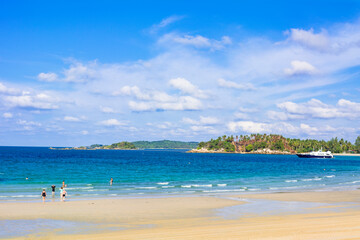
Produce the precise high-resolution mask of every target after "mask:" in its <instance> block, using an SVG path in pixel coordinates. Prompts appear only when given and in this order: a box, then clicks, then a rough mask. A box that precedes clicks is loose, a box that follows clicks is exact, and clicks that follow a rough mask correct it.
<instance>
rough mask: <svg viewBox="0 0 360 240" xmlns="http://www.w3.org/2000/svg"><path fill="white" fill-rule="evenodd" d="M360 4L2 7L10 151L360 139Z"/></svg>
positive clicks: (0, 54) (2, 79)
mask: <svg viewBox="0 0 360 240" xmlns="http://www.w3.org/2000/svg"><path fill="white" fill-rule="evenodd" d="M359 78H360V1H349V0H343V1H340V0H339V1H331V0H330V1H329V0H327V1H322V0H319V1H314V0H312V1H307V0H304V1H296V0H295V1H276V0H275V1H274V0H273V1H256V0H255V1H228V0H223V1H187V0H182V1H180V0H179V1H156V0H153V1H107V0H104V1H90V0H88V1H66V0H62V1H1V2H0V145H2V146H84V145H90V144H95V143H99V144H111V143H114V142H119V141H137V140H148V141H152V140H162V139H169V140H181V141H208V140H210V139H211V138H217V137H218V136H222V135H234V136H235V135H240V134H243V135H244V134H251V133H267V134H282V135H283V136H285V137H291V138H300V139H306V138H311V139H319V140H320V139H324V140H329V139H331V138H333V137H338V138H344V139H346V140H349V141H351V142H354V141H355V139H356V137H357V136H359V135H360V124H359V122H360V81H359Z"/></svg>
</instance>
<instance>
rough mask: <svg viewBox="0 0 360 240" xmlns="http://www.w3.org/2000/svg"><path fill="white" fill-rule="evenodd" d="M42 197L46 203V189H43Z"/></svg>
mask: <svg viewBox="0 0 360 240" xmlns="http://www.w3.org/2000/svg"><path fill="white" fill-rule="evenodd" d="M41 196H42V198H43V202H45V198H46V191H45V188H43V190H42V193H41Z"/></svg>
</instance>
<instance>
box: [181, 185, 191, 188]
mask: <svg viewBox="0 0 360 240" xmlns="http://www.w3.org/2000/svg"><path fill="white" fill-rule="evenodd" d="M181 187H182V188H191V185H181Z"/></svg>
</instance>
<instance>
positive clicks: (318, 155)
mask: <svg viewBox="0 0 360 240" xmlns="http://www.w3.org/2000/svg"><path fill="white" fill-rule="evenodd" d="M296 155H297V156H298V157H300V158H334V156H333V155H332V154H331V152H330V151H327V152H323V151H322V150H319V151H317V152H314V151H312V152H309V153H298V154H296Z"/></svg>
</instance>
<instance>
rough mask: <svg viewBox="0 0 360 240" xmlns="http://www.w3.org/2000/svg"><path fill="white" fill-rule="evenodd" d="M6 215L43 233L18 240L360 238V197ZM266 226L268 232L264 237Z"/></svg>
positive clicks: (142, 201)
mask: <svg viewBox="0 0 360 240" xmlns="http://www.w3.org/2000/svg"><path fill="white" fill-rule="evenodd" d="M0 212H2V214H1V215H0V221H7V223H8V224H9V226H13V225H14V226H13V227H14V228H15V227H16V224H17V223H22V224H25V225H27V224H29V225H30V226H32V227H33V228H34V229H35V230H34V231H33V232H30V233H29V234H25V235H19V234H17V235H16V234H15V235H12V236H10V235H9V236H8V237H12V239H24V238H25V236H27V237H29V238H31V239H44V238H45V239H48V238H51V239H64V238H65V239H104V238H106V239H169V238H171V239H179V240H180V239H335V236H339V238H336V239H349V238H350V237H352V238H356V237H360V229H359V228H358V226H359V223H360V220H359V219H360V218H359V216H360V191H359V190H354V191H331V192H329V191H323V192H286V193H280V192H278V193H259V194H231V195H229V194H226V195H221V196H219V195H214V196H203V197H189V196H185V197H174V198H171V197H166V198H138V199H98V200H81V201H69V202H64V203H61V202H54V203H52V202H47V203H45V204H43V203H41V202H37V203H34V202H32V203H20V202H15V203H13V202H12V203H7V202H2V201H0ZM39 219H40V220H39ZM3 223H4V222H3ZM45 223H46V224H45ZM11 224H13V225H11ZM0 226H1V225H0ZM49 226H50V227H49ZM259 226H262V227H261V228H262V231H258V228H259ZM10 230H11V229H10ZM75 230H76V231H75ZM20 231H21V230H20ZM294 233H296V238H295V237H294V236H295V235H294ZM329 236H332V237H333V238H329ZM1 237H6V236H1ZM13 237H15V238H13Z"/></svg>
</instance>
